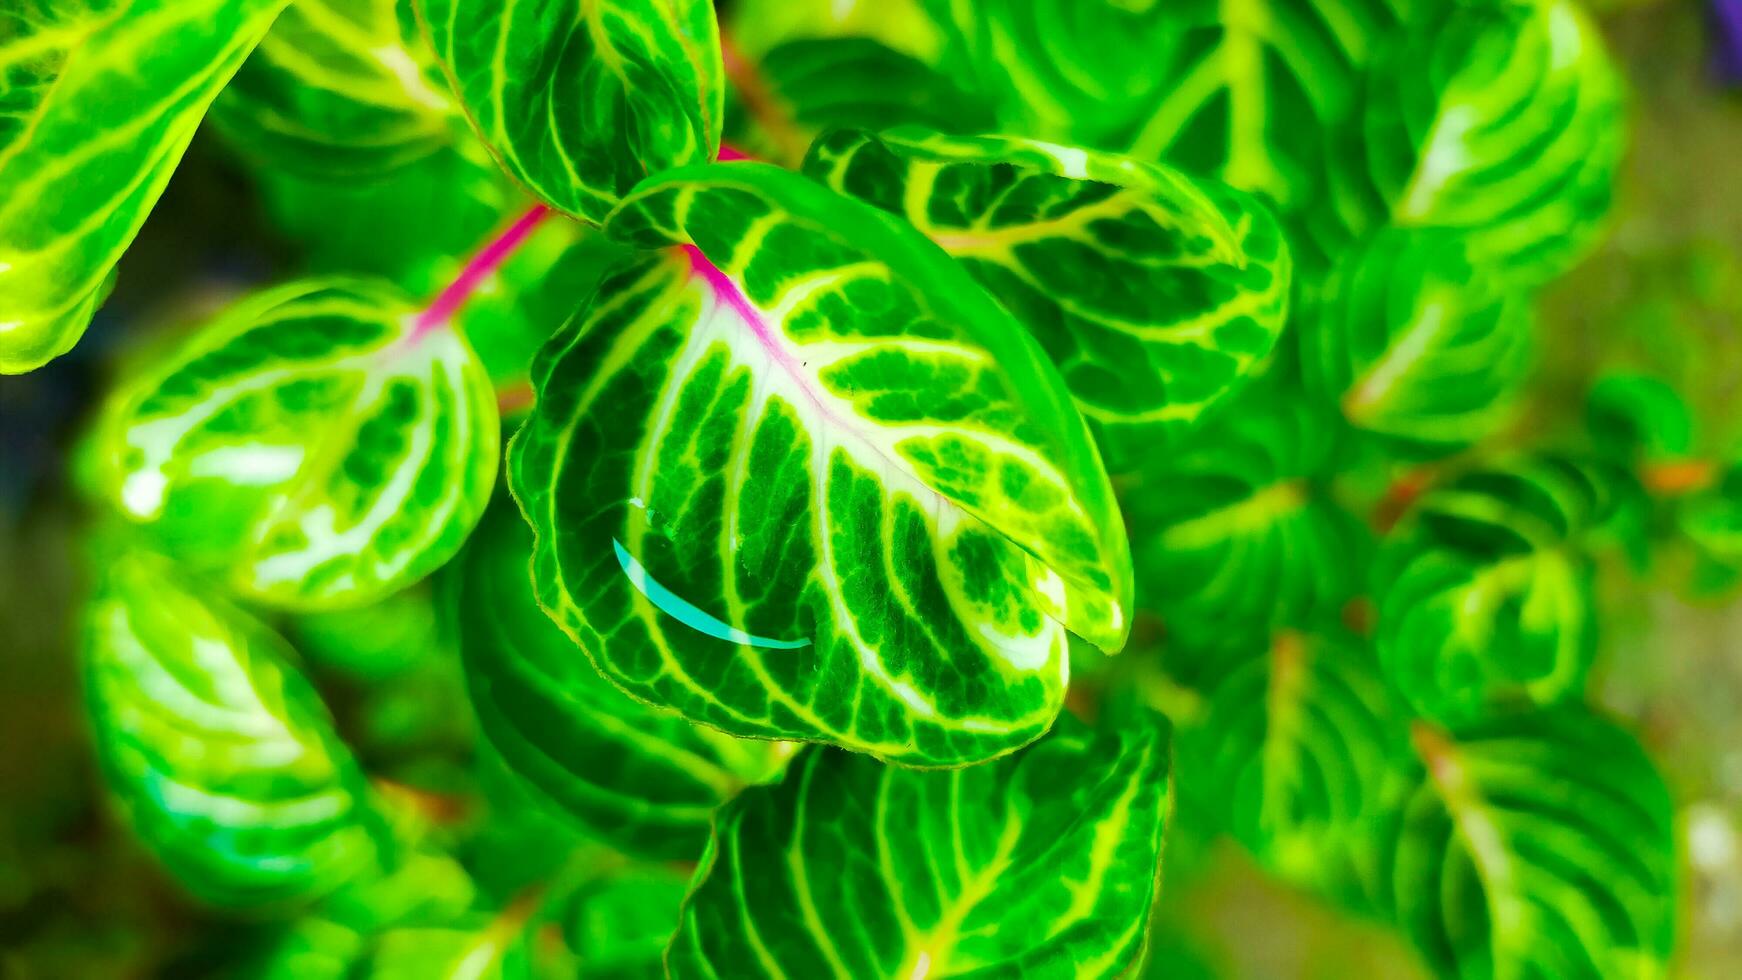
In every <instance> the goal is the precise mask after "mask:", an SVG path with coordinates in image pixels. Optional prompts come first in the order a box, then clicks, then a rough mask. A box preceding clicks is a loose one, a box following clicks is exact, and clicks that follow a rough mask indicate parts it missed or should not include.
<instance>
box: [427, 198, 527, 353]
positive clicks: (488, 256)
mask: <svg viewBox="0 0 1742 980" xmlns="http://www.w3.org/2000/svg"><path fill="white" fill-rule="evenodd" d="M551 213H552V212H551V210H550V208H548V207H545V206H544V205H542V204H534V205H533V206H532V207H531V208H530V209H529V210H528V211H527V212H526V213H525V214H523V215H521V216H520V217H519V218H516V219H515V221H514V223H513V224H512V225H509V226H508V230H507V231H504V232H503V233H502V234H500V235H498V236H497V237H496V238H495V240H493V241H491V242H490V243H489V244H488V245H485V246H484V247H483V248H482V249H480V250H479V251H478V254H476V255H474V256H472V259H471V261H469V262H467V263H466V265H465V268H463V269H461V270H460V274H459V275H458V276H455V277H454V281H453V282H451V283H449V284H448V287H447V288H446V289H444V290H442V291H441V294H440V295H438V296H437V297H436V298H435V302H433V303H431V304H430V305H429V308H428V309H425V310H424V311H423V312H422V313H419V314H418V316H417V326H416V328H415V329H413V331H412V337H414V338H415V337H420V336H422V335H423V334H425V333H427V332H429V331H430V330H433V329H435V328H436V327H440V326H444V325H446V324H447V323H448V321H450V320H452V319H453V317H454V314H455V313H457V312H459V309H460V307H462V306H464V305H465V304H466V301H467V300H468V299H471V298H472V294H473V293H475V292H477V291H478V287H479V286H480V285H481V284H483V282H484V280H485V279H488V278H489V277H490V276H491V275H492V274H493V273H495V271H496V270H497V269H499V268H501V267H502V263H504V262H506V261H508V257H509V256H511V255H513V254H514V252H515V250H517V249H519V248H520V246H521V245H523V244H525V242H526V239H527V237H528V236H530V235H531V234H532V232H533V230H534V229H536V228H537V227H538V226H539V224H541V223H542V222H543V221H544V219H546V218H548V217H550V215H551Z"/></svg>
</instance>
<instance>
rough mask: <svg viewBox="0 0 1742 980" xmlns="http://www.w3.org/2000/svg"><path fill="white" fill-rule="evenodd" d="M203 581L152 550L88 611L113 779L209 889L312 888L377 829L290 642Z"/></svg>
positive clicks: (353, 856)
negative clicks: (215, 595) (212, 595)
mask: <svg viewBox="0 0 1742 980" xmlns="http://www.w3.org/2000/svg"><path fill="white" fill-rule="evenodd" d="M205 592H206V588H205V587H204V585H203V584H201V583H197V582H193V581H190V580H187V579H185V578H183V577H182V576H181V575H180V574H179V573H178V572H177V571H176V570H175V568H174V567H173V566H172V565H170V564H169V563H168V562H165V561H163V560H161V559H157V558H154V557H150V556H147V555H143V554H137V553H135V554H126V555H123V556H121V557H120V558H118V559H117V560H114V561H112V562H110V563H109V564H108V567H107V569H106V571H105V575H104V576H103V580H102V583H101V585H100V586H99V588H98V591H97V593H96V595H95V596H94V597H93V599H92V601H91V604H90V606H89V608H88V609H87V611H86V618H85V677H86V685H87V691H88V696H89V703H90V710H91V716H92V719H93V722H94V727H95V732H96V744H97V749H98V751H99V754H100V755H101V757H102V761H103V763H104V771H105V773H106V774H107V776H108V780H109V786H110V788H111V790H112V791H113V792H114V793H115V795H116V796H117V797H118V798H119V800H120V802H121V804H122V806H123V808H124V809H125V810H126V812H127V814H128V816H129V818H130V820H131V822H132V824H133V827H134V829H135V831H136V832H137V833H138V834H139V836H140V838H141V839H143V840H144V841H145V843H146V844H147V845H148V846H149V847H150V848H151V849H152V850H153V851H154V852H156V854H157V855H158V857H159V858H160V859H162V861H163V862H164V864H165V865H166V866H167V867H168V868H169V870H170V872H171V873H172V874H173V875H174V876H175V877H176V878H177V880H179V881H180V882H181V883H182V884H183V885H184V886H186V887H187V888H188V889H190V890H192V891H193V892H195V893H196V894H198V895H200V896H202V897H203V898H205V899H207V900H208V901H212V902H216V903H219V904H224V905H235V906H257V905H263V904H278V903H289V902H297V901H306V900H311V899H314V898H317V897H320V896H322V895H324V894H326V893H329V892H332V891H333V890H334V889H335V888H338V887H339V886H341V885H342V884H344V883H345V882H346V881H347V880H349V879H351V878H353V877H355V876H356V875H357V874H358V873H359V872H361V871H363V870H365V869H367V868H369V867H372V866H373V864H374V862H375V860H376V858H377V853H378V844H377V840H376V837H377V835H378V834H379V833H381V832H382V830H383V829H384V828H383V826H382V824H381V821H380V820H379V818H378V817H376V816H374V815H373V813H372V811H371V810H370V809H369V805H368V803H367V801H366V798H365V797H366V794H367V787H366V785H365V784H364V782H363V774H362V772H361V771H360V770H359V769H358V768H357V764H356V762H355V761H354V760H353V759H352V758H351V755H350V752H349V750H348V749H346V748H345V746H344V744H343V743H342V742H340V740H339V737H338V735H337V734H336V733H335V732H334V730H333V727H332V722H331V719H330V718H329V717H328V716H327V713H326V709H325V707H324V706H323V705H322V704H321V701H320V698H319V696H318V695H317V694H316V693H315V691H314V689H313V688H312V687H310V686H309V684H308V682H307V681H306V680H304V679H303V677H302V676H301V675H300V674H299V673H297V671H296V669H295V668H294V667H293V666H291V663H290V658H291V656H292V654H291V652H290V649H289V647H288V646H286V645H285V643H284V641H283V640H281V639H279V638H278V637H277V636H276V635H274V634H273V633H272V632H271V631H269V630H268V629H267V628H266V627H265V626H263V625H261V624H260V623H258V622H257V621H255V620H253V619H252V618H250V617H248V616H247V615H246V614H244V613H242V612H240V611H238V610H236V609H233V608H230V607H228V606H226V605H224V604H222V603H220V602H217V601H215V600H211V599H208V598H206V597H205Z"/></svg>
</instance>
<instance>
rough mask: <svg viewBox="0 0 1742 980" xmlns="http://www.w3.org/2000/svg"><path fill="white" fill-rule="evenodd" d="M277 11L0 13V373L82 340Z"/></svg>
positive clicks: (133, 0) (68, 4)
mask: <svg viewBox="0 0 1742 980" xmlns="http://www.w3.org/2000/svg"><path fill="white" fill-rule="evenodd" d="M287 2H288V0H8V2H7V3H6V5H5V7H3V8H0V374H21V373H23V372H25V371H30V370H33V369H35V368H37V367H40V366H41V365H43V364H44V363H46V362H47V361H49V360H50V359H52V358H54V357H57V356H59V355H60V354H63V353H65V352H66V351H67V350H68V349H70V348H71V347H72V346H73V344H74V343H76V342H77V341H78V339H79V337H80V335H82V334H83V333H84V332H85V327H86V326H87V325H88V324H89V323H90V320H91V314H92V313H93V312H94V311H95V310H96V308H97V306H98V305H100V304H101V303H102V300H103V298H104V296H105V295H106V286H107V284H108V282H109V280H110V277H111V275H112V274H113V271H114V268H115V263H116V262H117V261H119V260H120V258H121V253H122V252H124V251H126V250H127V246H129V245H131V244H132V243H133V237H134V236H135V235H137V234H138V233H139V228H140V226H141V225H143V224H144V223H145V218H146V215H148V214H149V213H150V212H151V209H152V207H153V206H154V205H155V204H156V203H157V198H158V196H159V195H160V194H162V193H163V188H164V185H166V184H167V183H169V177H170V174H171V173H172V172H173V171H174V170H175V167H176V164H177V163H179V162H180V160H181V155H182V152H183V151H184V150H186V149H187V145H188V141H189V140H191V139H193V135H194V129H195V128H196V127H198V126H199V123H200V118H201V117H202V116H203V115H204V114H205V111H206V107H207V106H209V105H210V104H211V101H212V99H213V98H215V97H216V96H217V94H218V90H219V89H222V88H223V87H224V83H225V82H227V81H229V80H230V76H231V75H232V74H234V73H235V71H236V69H237V67H238V66H239V65H241V64H242V60H243V59H244V58H246V57H247V56H248V52H249V51H250V50H251V49H252V48H253V47H254V44H255V42H257V41H259V40H260V36H261V35H262V34H264V33H265V32H266V29H267V28H268V27H269V26H271V24H272V21H273V18H275V17H277V16H278V13H279V11H280V10H282V9H283V8H284V6H285V4H286V3H287Z"/></svg>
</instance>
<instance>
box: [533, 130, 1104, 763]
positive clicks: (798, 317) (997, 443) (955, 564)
mask: <svg viewBox="0 0 1742 980" xmlns="http://www.w3.org/2000/svg"><path fill="white" fill-rule="evenodd" d="M607 230H608V231H609V232H610V233H612V234H613V235H614V236H616V237H618V238H620V239H622V240H625V241H628V242H630V243H632V244H635V245H639V246H643V247H650V248H651V247H660V248H661V250H660V251H659V252H657V253H654V254H651V255H649V256H648V257H646V258H645V259H644V260H642V261H640V262H638V263H636V264H634V265H632V266H631V267H629V268H627V269H625V270H624V271H622V272H621V273H619V274H617V275H615V276H613V277H611V278H610V279H608V280H607V281H606V282H605V283H604V284H603V285H601V287H600V289H599V291H598V293H597V294H596V295H595V297H594V299H593V301H592V303H591V305H590V307H589V308H588V309H587V311H586V312H585V313H584V314H583V315H582V316H580V317H579V318H577V320H576V322H575V323H574V324H573V325H572V326H571V327H570V328H569V329H566V330H565V331H564V332H563V333H561V334H559V335H558V337H557V338H555V339H554V340H553V341H552V343H551V344H550V345H549V346H548V347H547V348H546V349H545V351H544V352H543V353H542V355H541V359H540V363H539V364H538V365H537V366H536V367H535V379H534V380H535V383H536V384H537V386H538V407H537V410H536V411H535V413H534V414H533V416H532V418H531V419H530V420H529V422H528V424H527V425H526V427H524V428H523V429H522V430H521V432H520V434H519V435H518V436H517V437H516V440H515V443H514V446H513V448H512V451H511V458H512V462H511V471H510V476H511V484H512V486H513V487H514V490H515V495H516V497H517V498H518V499H519V500H520V502H521V505H522V508H523V509H524V511H525V512H526V514H527V516H528V518H529V519H530V520H531V522H532V524H533V526H534V528H535V530H536V531H537V534H538V548H537V555H536V560H535V575H534V578H535V580H536V581H537V583H538V585H539V587H540V589H541V593H540V601H541V605H543V606H544V607H545V608H546V609H547V610H550V611H551V612H552V613H553V615H555V616H556V617H557V619H558V621H559V622H560V623H561V624H562V625H563V627H564V628H565V629H566V630H568V631H569V632H570V634H571V635H572V636H573V637H575V639H576V640H577V641H578V642H579V643H580V645H581V646H582V648H583V649H585V650H586V652H587V654H588V656H590V657H592V658H593V659H594V661H595V662H596V663H597V664H598V665H599V666H600V668H601V669H602V670H603V671H604V672H605V674H606V675H607V676H608V677H610V678H611V679H612V680H613V681H615V682H617V683H618V684H619V685H620V686H622V687H623V688H624V689H625V690H627V691H629V692H630V693H631V694H633V695H634V696H636V697H637V698H641V699H644V700H647V701H650V702H653V703H655V704H659V705H665V706H669V707H673V708H676V709H678V710H679V711H680V712H682V713H683V714H685V715H686V716H687V717H689V718H691V719H692V720H695V721H698V722H702V723H704V724H708V725H712V726H715V727H719V728H721V729H724V730H726V731H728V732H732V733H734V734H738V735H751V736H758V737H772V738H794V739H820V740H828V741H833V742H836V743H838V744H842V745H845V746H847V747H850V748H853V749H856V750H860V751H868V752H872V753H875V754H877V755H879V756H881V757H884V758H886V759H890V760H897V761H901V762H908V763H915V764H928V765H942V764H958V763H964V762H972V761H979V760H983V759H987V758H991V757H994V756H997V755H1000V754H1003V753H1005V752H1008V751H1010V750H1012V749H1014V748H1016V747H1017V746H1020V745H1022V744H1024V743H1026V742H1028V741H1030V740H1032V739H1034V738H1035V737H1037V736H1038V735H1039V734H1040V733H1041V732H1043V731H1045V729H1046V727H1047V726H1048V725H1049V724H1050V723H1051V720H1052V718H1053V716H1054V715H1055V714H1056V713H1057V711H1058V709H1059V706H1060V704H1061V701H1062V697H1063V691H1064V685H1065V673H1066V670H1067V665H1068V660H1067V659H1066V640H1065V637H1066V634H1065V630H1066V628H1069V629H1070V630H1072V631H1074V632H1077V633H1079V634H1081V635H1082V636H1084V637H1085V638H1086V639H1088V640H1090V641H1092V642H1094V643H1096V644H1097V645H1099V646H1101V647H1103V648H1104V649H1109V650H1116V649H1118V648H1119V646H1120V645H1121V644H1122V643H1123V641H1124V637H1125V633H1126V631H1127V630H1128V629H1129V620H1128V613H1129V609H1130V585H1129V582H1130V579H1129V574H1130V571H1129V569H1130V566H1129V559H1128V556H1127V552H1126V544H1125V539H1124V535H1123V529H1122V527H1121V526H1120V521H1119V518H1118V515H1117V511H1116V508H1115V505H1114V503H1113V498H1112V493H1111V489H1110V487H1109V486H1108V483H1107V478H1106V476H1105V474H1104V472H1103V471H1102V470H1101V467H1100V464H1099V461H1098V459H1097V457H1096V455H1095V451H1094V447H1093V446H1092V445H1091V443H1090V441H1089V435H1088V431H1087V429H1086V427H1085V426H1084V424H1083V422H1082V420H1081V418H1080V417H1079V416H1077V414H1076V411H1075V409H1074V408H1073V407H1072V405H1071V403H1070V400H1069V396H1068V394H1067V393H1066V391H1065V388H1064V385H1063V382H1062V381H1061V380H1060V379H1059V377H1058V375H1057V373H1056V372H1055V371H1054V370H1053V369H1052V367H1051V365H1049V364H1048V363H1047V362H1046V359H1045V355H1044V354H1043V353H1042V352H1041V351H1040V350H1039V348H1038V346H1037V345H1035V343H1034V342H1033V341H1032V340H1031V339H1030V338H1029V337H1028V335H1027V334H1026V333H1025V332H1024V331H1023V330H1022V329H1021V328H1020V327H1019V326H1018V325H1017V324H1016V323H1014V322H1013V321H1012V320H1011V319H1010V317H1009V315H1008V314H1006V313H1004V312H1003V311H1002V310H1001V309H1000V308H999V307H998V306H997V304H996V303H995V302H994V301H993V300H992V299H991V297H989V296H988V295H986V294H985V293H984V292H983V291H982V290H980V289H979V288H978V287H977V286H976V285H975V284H974V282H973V280H972V279H970V278H969V277H968V275H967V274H966V273H965V272H964V271H962V270H961V269H960V268H959V267H958V266H956V265H955V264H954V263H953V262H952V261H951V260H950V259H949V258H948V257H947V256H945V255H944V254H943V253H942V252H940V251H938V250H937V249H936V247H935V246H933V245H931V244H930V243H929V242H927V241H925V240H924V239H923V238H921V237H920V236H919V235H918V233H916V232H914V231H913V230H912V229H909V228H906V227H904V226H902V225H901V224H900V223H898V222H896V221H894V220H893V219H891V218H889V217H888V216H886V215H884V214H882V213H881V212H878V211H876V210H873V209H871V208H869V207H867V206H865V205H862V204H859V203H858V202H855V201H852V200H850V199H848V198H844V197H841V196H838V195H835V194H833V193H831V192H829V191H827V190H825V189H823V188H821V187H819V186H817V185H816V184H814V183H811V182H810V181H808V180H805V179H804V178H802V177H799V176H797V175H794V174H789V173H785V172H783V171H779V170H776V169H774V168H772V167H767V166H764V165H760V164H749V163H732V164H721V165H715V166H712V167H703V168H692V169H687V170H682V171H674V172H672V173H670V174H667V175H666V176H664V177H661V178H657V179H655V180H653V181H650V182H649V183H647V184H645V185H643V187H642V189H640V190H639V191H638V192H637V193H636V195H635V196H634V197H632V198H631V199H629V200H628V201H626V202H625V204H624V205H623V207H622V208H621V209H619V210H618V212H617V213H616V214H615V215H614V216H613V217H612V219H611V222H610V224H609V226H608V228H607Z"/></svg>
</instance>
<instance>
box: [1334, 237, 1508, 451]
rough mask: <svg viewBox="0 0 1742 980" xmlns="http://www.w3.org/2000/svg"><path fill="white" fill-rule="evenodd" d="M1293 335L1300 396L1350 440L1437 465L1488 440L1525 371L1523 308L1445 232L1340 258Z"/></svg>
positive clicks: (1386, 242) (1379, 243)
mask: <svg viewBox="0 0 1742 980" xmlns="http://www.w3.org/2000/svg"><path fill="white" fill-rule="evenodd" d="M1323 293H1324V295H1323V296H1322V298H1321V299H1320V301H1319V302H1318V303H1317V304H1316V307H1315V308H1314V309H1312V310H1311V311H1310V312H1309V314H1308V317H1307V320H1306V322H1304V323H1303V324H1302V329H1301V360H1302V362H1303V363H1302V367H1303V371H1304V374H1305V378H1306V382H1307V386H1308V388H1309V389H1310V390H1311V391H1313V392H1314V393H1315V394H1316V395H1317V396H1318V397H1319V398H1320V399H1322V400H1324V401H1325V402H1326V403H1327V404H1337V405H1340V406H1341V408H1342V412H1343V416H1344V417H1345V418H1347V419H1348V420H1349V422H1350V424H1352V425H1354V426H1355V427H1356V428H1358V429H1362V430H1365V431H1367V432H1372V433H1375V434H1378V435H1381V436H1385V437H1387V438H1389V439H1390V440H1392V441H1393V442H1394V443H1395V444H1396V445H1397V447H1398V448H1400V449H1405V450H1409V451H1412V452H1418V453H1425V454H1430V455H1432V454H1444V453H1446V452H1449V451H1451V450H1454V449H1457V448H1459V447H1462V446H1465V445H1468V444H1470V443H1472V442H1477V441H1480V440H1481V439H1483V438H1485V437H1486V436H1488V435H1490V434H1492V433H1493V432H1494V431H1495V430H1496V429H1497V428H1498V427H1499V426H1500V425H1501V424H1502V423H1503V422H1504V421H1505V418H1506V413H1507V411H1508V410H1509V409H1510V407H1511V402H1512V399H1513V396H1514V395H1515V394H1516V393H1517V392H1518V390H1519V388H1520V387H1521V386H1522V384H1523V382H1524V380H1525V376H1526V372H1527V369H1528V367H1529V355H1530V350H1531V344H1532V336H1531V315H1530V307H1529V304H1528V303H1527V301H1526V299H1525V297H1524V296H1523V295H1522V294H1520V293H1516V292H1514V291H1512V290H1510V289H1508V288H1506V287H1505V286H1503V285H1502V284H1501V283H1500V281H1499V280H1498V279H1497V278H1496V277H1495V276H1494V275H1493V274H1492V272H1491V271H1490V270H1488V269H1487V268H1485V267H1482V266H1478V265H1475V264H1473V263H1472V261H1471V259H1470V257H1469V255H1468V253H1467V251H1466V249H1465V247H1464V243H1463V241H1462V240H1461V239H1459V238H1458V237H1457V236H1454V235H1451V234H1448V233H1444V232H1403V231H1387V232H1383V233H1381V234H1380V235H1379V236H1377V237H1376V238H1374V239H1373V240H1372V241H1370V242H1369V243H1367V245H1365V246H1364V247H1363V248H1361V249H1360V250H1359V251H1357V252H1355V253H1352V254H1350V255H1348V256H1345V257H1344V258H1343V260H1342V261H1341V262H1340V263H1339V265H1338V266H1337V268H1336V269H1335V270H1334V271H1333V272H1332V274H1331V276H1330V279H1329V281H1328V282H1327V283H1326V284H1325V286H1324V291H1323Z"/></svg>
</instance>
